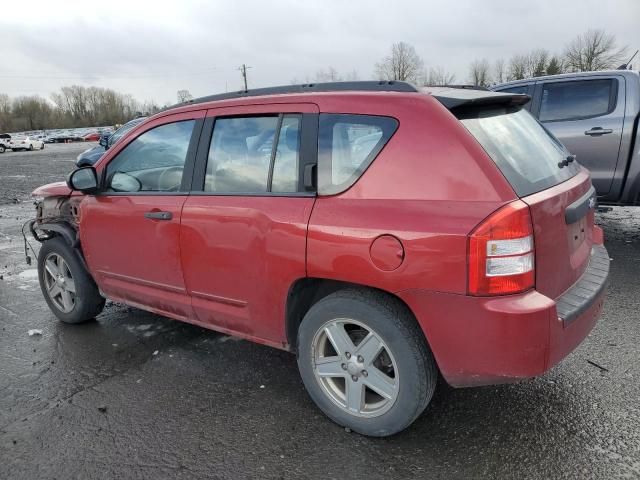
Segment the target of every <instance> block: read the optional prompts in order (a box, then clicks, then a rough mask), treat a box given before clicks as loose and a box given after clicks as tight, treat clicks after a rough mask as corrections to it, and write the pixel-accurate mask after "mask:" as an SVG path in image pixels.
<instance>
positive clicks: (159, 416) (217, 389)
mask: <svg viewBox="0 0 640 480" xmlns="http://www.w3.org/2000/svg"><path fill="white" fill-rule="evenodd" d="M88 146H90V145H88V144H72V145H48V146H47V148H45V150H43V151H37V152H16V153H9V152H8V153H5V154H0V278H1V280H0V328H1V331H0V478H7V479H9V478H11V479H36V478H37V479H39V478H47V479H48V478H57V479H71V478H81V479H93V478H99V479H103V478H109V479H110V478H122V479H138V478H145V479H146V478H154V479H161V478H225V479H226V478H228V479H240V478H296V479H298V478H300V479H304V478H322V479H331V478H336V479H352V478H353V479H360V478H366V479H367V480H373V479H378V478H380V479H382V478H384V479H397V478H430V479H431V478H446V479H448V480H451V479H457V478H514V479H516V478H517V479H525V478H526V479H529V478H531V479H536V478H540V479H548V478H571V479H573V478H598V479H611V478H640V347H639V344H640V208H637V209H633V208H616V209H614V210H613V211H611V212H609V213H605V214H599V215H598V218H597V220H598V223H599V224H600V225H602V226H603V228H604V230H605V236H606V246H607V248H608V250H609V253H610V256H611V258H612V259H613V261H612V264H611V280H610V285H609V288H608V298H607V301H606V304H605V308H604V313H603V315H602V318H601V319H600V321H599V323H598V324H597V326H596V328H595V329H594V331H593V332H592V334H591V335H590V336H589V337H588V338H587V339H586V340H585V342H584V343H583V344H582V345H581V346H580V347H579V348H578V349H577V350H576V351H575V352H574V353H573V354H571V355H570V356H569V357H568V358H567V359H565V360H564V361H563V362H562V363H561V364H560V365H558V366H557V367H555V368H553V369H552V370H551V371H550V372H548V373H547V374H546V375H544V376H543V377H540V378H537V379H533V380H528V381H524V382H521V383H518V384H513V385H501V386H494V387H482V388H468V389H453V388H450V387H448V386H447V385H445V384H444V383H441V384H440V385H439V387H438V390H437V392H436V394H435V397H434V399H433V401H432V402H431V404H430V405H429V407H428V408H427V409H426V411H425V412H424V413H423V415H422V416H421V417H420V418H419V419H418V420H417V421H416V422H415V424H414V425H412V426H411V427H410V428H409V429H407V430H406V431H404V432H403V433H401V434H398V435H396V436H394V437H390V438H385V439H371V438H366V437H363V436H360V435H358V434H355V433H350V432H347V431H345V430H344V429H343V428H340V427H338V426H336V425H335V424H333V423H332V422H331V421H330V420H328V419H327V418H326V417H325V416H324V415H323V414H322V413H321V412H320V411H319V410H318V409H317V408H316V407H315V405H314V404H313V403H312V402H311V400H310V399H309V397H308V396H307V394H306V392H305V390H304V388H303V385H302V382H301V380H300V377H299V375H298V371H297V366H296V362H295V358H294V356H293V355H291V354H288V353H286V352H281V351H278V350H275V349H271V348H268V347H264V346H260V345H256V344H253V343H250V342H246V341H240V340H237V339H234V338H232V337H228V336H225V335H221V334H218V333H215V332H212V331H208V330H204V329H202V328H198V327H195V326H191V325H187V324H182V323H179V322H177V321H174V320H169V319H165V318H162V317H159V316H157V315H153V314H150V313H146V312H143V311H141V310H138V309H135V308H130V307H127V306H125V305H121V304H115V303H112V302H108V303H107V307H106V308H105V311H104V313H103V314H102V315H100V316H99V317H98V319H97V321H95V322H91V323H88V324H85V325H81V326H68V325H64V324H61V323H59V322H58V321H57V320H56V319H55V317H54V316H53V314H52V313H51V312H50V311H49V310H48V308H47V306H46V304H45V301H44V299H43V298H42V294H41V292H40V289H39V286H38V281H37V273H36V270H35V267H34V265H31V266H29V265H27V264H26V263H25V261H24V255H23V245H22V239H21V236H20V227H21V225H22V223H23V222H25V221H26V220H28V219H29V218H30V217H32V216H33V205H32V202H31V201H30V199H29V192H30V191H31V190H32V189H33V188H35V187H36V186H38V185H40V184H43V183H49V182H52V181H56V180H61V179H63V178H64V176H65V175H66V174H67V173H68V172H69V171H70V170H71V169H72V168H73V160H74V158H75V156H76V155H77V154H78V153H79V152H80V151H82V150H83V149H85V148H88ZM34 329H36V330H41V331H42V334H35V335H32V336H30V335H29V334H28V332H29V330H34ZM32 333H33V332H32Z"/></svg>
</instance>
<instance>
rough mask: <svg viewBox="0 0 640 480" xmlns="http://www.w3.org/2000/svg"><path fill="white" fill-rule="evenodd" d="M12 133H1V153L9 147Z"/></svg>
mask: <svg viewBox="0 0 640 480" xmlns="http://www.w3.org/2000/svg"><path fill="white" fill-rule="evenodd" d="M10 140H11V135H9V134H8V133H0V153H4V152H5V151H6V150H7V149H8V148H11V147H9V141H10Z"/></svg>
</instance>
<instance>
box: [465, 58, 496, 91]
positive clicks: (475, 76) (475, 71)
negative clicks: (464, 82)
mask: <svg viewBox="0 0 640 480" xmlns="http://www.w3.org/2000/svg"><path fill="white" fill-rule="evenodd" d="M489 70H490V67H489V62H488V60H487V59H485V58H483V59H482V60H474V62H473V63H472V64H471V66H470V67H469V73H470V80H471V82H472V83H473V84H474V85H476V86H478V87H487V86H489V84H490V83H491V74H490V72H489Z"/></svg>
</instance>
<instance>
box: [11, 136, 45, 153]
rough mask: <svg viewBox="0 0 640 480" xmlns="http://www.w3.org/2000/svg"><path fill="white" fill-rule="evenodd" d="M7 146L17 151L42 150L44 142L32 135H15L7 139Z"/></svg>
mask: <svg viewBox="0 0 640 480" xmlns="http://www.w3.org/2000/svg"><path fill="white" fill-rule="evenodd" d="M7 147H8V148H10V149H11V150H13V151H14V152H17V151H18V150H42V149H43V148H44V142H43V141H42V140H38V139H36V138H34V137H27V136H19V135H15V136H13V137H11V140H9V145H7Z"/></svg>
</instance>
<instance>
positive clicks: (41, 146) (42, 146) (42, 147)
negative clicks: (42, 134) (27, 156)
mask: <svg viewBox="0 0 640 480" xmlns="http://www.w3.org/2000/svg"><path fill="white" fill-rule="evenodd" d="M40 150H44V142H42V145H40Z"/></svg>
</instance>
